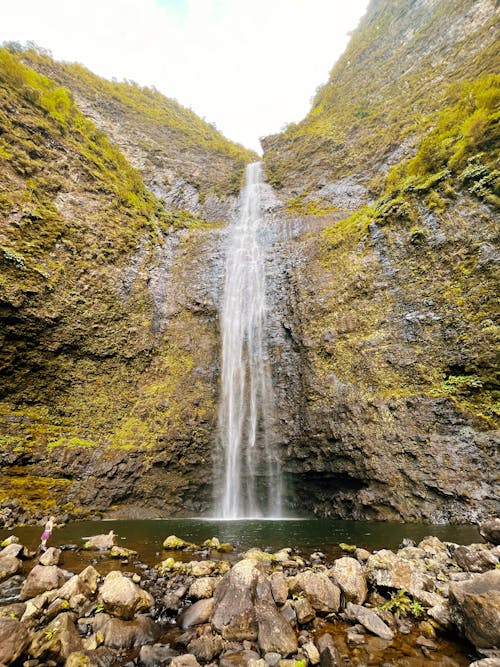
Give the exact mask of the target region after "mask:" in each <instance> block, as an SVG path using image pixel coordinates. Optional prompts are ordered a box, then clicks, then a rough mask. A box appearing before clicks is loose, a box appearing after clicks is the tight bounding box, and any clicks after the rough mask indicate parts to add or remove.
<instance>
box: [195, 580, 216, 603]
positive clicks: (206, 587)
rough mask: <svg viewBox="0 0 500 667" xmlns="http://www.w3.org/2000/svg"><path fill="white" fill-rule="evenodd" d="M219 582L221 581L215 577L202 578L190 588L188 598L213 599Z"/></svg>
mask: <svg viewBox="0 0 500 667" xmlns="http://www.w3.org/2000/svg"><path fill="white" fill-rule="evenodd" d="M218 582H219V579H216V578H215V577H200V578H199V579H196V581H193V583H192V584H191V586H190V587H189V591H188V596H189V597H190V598H196V599H197V600H201V599H204V598H211V597H212V594H213V592H214V589H215V587H216V586H217V584H218Z"/></svg>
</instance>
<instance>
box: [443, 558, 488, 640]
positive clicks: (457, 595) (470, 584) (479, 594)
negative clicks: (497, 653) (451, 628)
mask: <svg viewBox="0 0 500 667" xmlns="http://www.w3.org/2000/svg"><path fill="white" fill-rule="evenodd" d="M449 605H450V615H451V618H452V620H453V621H454V623H455V624H456V625H457V627H458V629H459V630H460V631H461V632H462V634H464V635H465V636H466V637H467V639H468V640H469V641H470V642H471V643H472V644H474V646H475V647H476V648H479V649H487V648H493V647H496V646H499V645H500V570H492V571H491V572H485V573H484V574H477V575H475V576H473V577H472V578H471V579H469V580H468V581H463V582H458V583H452V584H450V597H449Z"/></svg>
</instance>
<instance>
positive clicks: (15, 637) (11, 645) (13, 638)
mask: <svg viewBox="0 0 500 667" xmlns="http://www.w3.org/2000/svg"><path fill="white" fill-rule="evenodd" d="M28 643H29V636H28V631H27V629H26V627H25V626H24V625H23V624H22V623H20V622H19V621H18V620H17V619H16V618H8V617H0V664H6V665H8V664H9V663H11V662H14V661H15V660H17V658H19V656H20V655H21V654H22V653H23V651H24V649H25V648H26V647H27V646H28Z"/></svg>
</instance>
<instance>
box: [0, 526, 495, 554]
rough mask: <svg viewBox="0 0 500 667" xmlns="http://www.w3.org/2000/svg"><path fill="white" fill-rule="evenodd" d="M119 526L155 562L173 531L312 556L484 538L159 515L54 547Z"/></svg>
mask: <svg viewBox="0 0 500 667" xmlns="http://www.w3.org/2000/svg"><path fill="white" fill-rule="evenodd" d="M42 530H43V526H26V527H22V528H14V529H13V530H11V531H9V530H0V538H2V539H3V538H5V537H7V536H8V535H10V534H12V533H14V534H15V535H17V536H18V537H19V539H20V540H21V542H22V543H23V544H25V545H26V546H27V547H28V548H30V549H35V548H36V547H37V546H38V543H39V540H40V535H41V532H42ZM110 530H113V531H114V532H115V533H116V534H117V535H118V544H122V545H123V546H127V547H128V548H129V549H134V550H135V551H137V552H138V555H139V558H140V559H141V560H142V561H144V562H146V563H148V564H150V565H152V564H154V563H156V562H158V559H159V557H160V556H162V542H163V540H164V539H165V538H166V537H167V536H168V535H177V536H178V537H181V538H183V539H185V540H187V541H190V542H194V543H196V544H201V543H202V542H203V541H204V540H206V539H208V538H210V537H214V536H217V537H218V538H219V539H220V541H221V542H230V543H231V544H233V545H234V546H235V549H236V552H237V553H238V552H242V551H244V550H246V549H248V548H250V547H253V546H255V547H259V548H261V549H264V550H277V549H280V548H282V547H291V548H292V549H294V550H295V551H297V552H298V553H301V554H303V555H305V556H308V555H309V554H311V553H312V552H313V551H318V550H320V551H323V552H324V553H325V554H326V555H328V556H335V555H337V554H338V553H339V547H338V545H339V543H341V542H345V543H347V544H355V545H356V546H358V547H363V548H365V549H368V550H370V551H373V550H375V549H382V548H386V549H397V548H398V546H399V545H400V544H401V542H402V540H403V539H404V538H409V539H412V540H415V542H418V541H419V540H421V539H422V538H424V537H425V536H427V535H435V536H436V537H438V538H439V539H441V540H442V541H445V542H456V543H458V544H469V543H472V542H482V539H481V537H480V535H479V532H478V530H477V528H476V527H475V526H471V525H427V524H412V523H409V524H404V523H396V522H382V521H377V522H372V521H335V520H329V519H277V520H262V519H255V520H254V519H251V520H250V519H246V520H236V521H223V520H220V521H219V520H215V519H158V520H130V521H128V520H120V521H82V522H74V523H69V524H67V525H65V526H62V527H60V528H56V529H55V530H54V532H53V534H52V537H51V539H50V541H49V543H48V544H49V546H61V545H67V544H75V545H78V546H81V545H82V544H83V539H84V538H85V537H88V536H90V535H96V534H99V533H107V532H109V531H110Z"/></svg>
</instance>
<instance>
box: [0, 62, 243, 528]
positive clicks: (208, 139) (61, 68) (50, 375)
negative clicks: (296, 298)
mask: <svg viewBox="0 0 500 667" xmlns="http://www.w3.org/2000/svg"><path fill="white" fill-rule="evenodd" d="M27 63H30V64H31V65H32V66H33V67H36V68H37V70H40V71H41V70H43V71H45V72H46V73H47V74H52V75H53V76H54V77H55V78H47V77H46V76H44V75H41V74H40V73H37V72H35V71H34V69H32V67H28V65H27ZM79 77H80V78H79ZM56 79H57V80H56ZM63 79H64V81H63ZM61 83H65V84H67V85H68V86H73V87H74V91H75V92H74V94H73V93H72V92H71V91H70V90H69V89H68V88H65V87H61V85H60V84H61ZM114 91H117V92H116V94H115V92H114ZM0 94H1V97H2V105H1V108H2V112H1V116H0V126H1V134H0V161H1V163H2V167H1V172H0V185H1V193H0V210H1V214H2V229H1V231H0V237H1V240H0V262H1V279H0V317H1V339H2V340H1V357H0V358H1V368H2V388H1V397H0V423H1V437H0V460H1V464H2V465H1V468H2V473H1V480H0V481H1V483H0V489H1V492H0V501H2V500H4V499H10V500H12V499H14V500H17V501H19V502H20V503H21V507H20V508H18V509H15V510H12V512H11V508H7V510H6V511H7V515H9V513H11V514H12V516H14V515H15V517H17V519H18V520H22V519H23V517H24V518H27V517H28V516H37V515H38V514H39V515H41V513H46V512H47V511H48V510H49V509H50V508H52V507H55V508H57V511H59V512H61V513H68V514H69V515H70V516H80V515H84V514H86V513H92V512H94V511H95V510H96V509H99V510H101V509H102V510H106V509H108V510H109V508H110V507H113V508H114V510H115V511H116V512H119V511H120V506H121V504H122V503H123V502H125V501H126V503H127V512H132V513H133V512H134V511H135V510H134V506H135V505H136V503H137V507H138V508H137V512H138V513H146V514H147V513H149V514H155V513H156V514H159V513H160V512H162V513H167V512H175V511H184V512H194V511H200V510H201V509H204V508H206V507H207V506H208V503H209V501H210V498H211V487H210V480H209V479H207V475H206V468H207V467H208V468H210V457H211V448H212V441H213V430H214V421H215V420H214V410H215V393H216V385H217V368H218V335H217V323H216V303H217V301H218V290H219V285H220V282H221V271H222V266H221V262H222V261H223V258H222V257H221V251H220V237H221V229H222V227H221V225H222V223H223V222H227V215H228V211H230V209H231V206H232V204H233V202H234V192H235V191H237V187H238V185H237V184H238V182H239V180H240V179H241V177H242V173H243V166H244V163H245V161H246V160H248V159H253V158H254V156H253V154H251V153H250V152H248V151H245V150H244V149H242V148H241V147H238V146H236V145H235V144H231V143H230V142H228V141H226V140H225V139H224V137H222V136H221V135H220V134H218V133H217V132H216V131H215V130H214V129H213V128H211V127H210V126H209V125H207V124H205V123H203V122H202V121H201V120H199V119H196V117H194V114H192V113H191V112H188V111H187V110H183V109H182V107H180V106H179V105H177V104H176V103H174V102H172V101H169V100H166V99H165V98H163V97H162V96H160V95H159V94H158V93H155V92H152V91H147V90H142V89H139V88H138V87H137V86H134V85H130V86H129V85H126V84H109V83H107V82H104V81H102V80H99V79H98V78H97V77H94V76H93V75H90V73H88V72H86V71H84V70H82V69H81V68H79V67H77V66H66V65H60V64H56V63H53V62H52V61H51V60H50V59H49V58H47V57H46V56H43V55H40V54H37V53H33V52H22V53H18V54H11V53H9V52H8V51H6V50H2V51H0ZM106 96H107V97H106ZM89 100H92V103H91V102H90V101H89ZM147 103H148V104H147ZM155 105H156V106H155ZM83 112H85V113H83ZM148 114H149V115H153V116H154V117H155V118H156V122H153V121H150V119H149V117H148ZM175 114H176V115H175ZM173 116H174V119H173V120H172V117H173ZM91 117H94V120H95V122H94V121H93V120H91V119H90V118H91ZM97 123H99V124H100V125H101V127H102V128H105V129H109V127H110V124H111V123H113V124H114V126H116V127H119V128H120V129H119V130H116V131H114V132H113V133H110V135H111V136H112V139H113V140H114V143H111V141H110V139H109V136H110V135H107V134H104V133H103V132H102V131H101V130H100V129H99V128H98V127H97ZM149 128H151V135H148V129H149ZM179 128H181V129H179ZM176 133H177V134H176ZM200 133H201V134H200ZM160 134H161V137H160ZM174 134H176V137H177V138H176V140H175V141H174V140H173V139H172V136H173V135H174ZM171 139H172V140H171ZM170 141H171V143H170V144H169V142H170ZM162 142H163V143H164V144H169V146H168V150H167V147H164V148H162ZM118 144H120V145H118ZM182 146H184V149H182ZM120 148H123V149H124V151H128V152H129V153H130V154H131V155H132V154H133V155H134V156H135V158H136V166H137V167H140V168H141V169H142V170H143V174H144V176H143V174H141V173H140V172H139V171H137V170H136V169H134V168H133V167H132V166H131V164H130V162H129V161H128V160H127V159H126V157H125V156H124V153H122V152H121V151H120ZM153 163H155V164H156V163H158V164H160V166H159V167H158V169H157V170H153ZM194 172H196V173H198V174H200V179H199V181H198V182H196V183H194V181H193V179H192V180H191V182H190V184H189V187H191V188H192V190H191V191H190V192H191V195H190V199H189V201H187V200H186V198H184V199H182V197H181V198H179V199H177V200H176V201H175V202H174V201H173V198H172V196H171V192H172V189H175V187H177V185H178V186H179V189H180V190H182V188H184V193H186V192H187V189H188V185H187V184H186V183H187V181H186V174H187V173H190V174H193V173H194ZM166 173H168V178H169V179H170V181H169V183H166V181H162V183H161V187H160V186H159V188H158V190H159V191H158V192H157V194H162V195H164V196H165V199H164V200H163V199H162V200H160V199H158V198H157V196H156V195H155V194H154V193H153V192H152V191H153V190H155V188H154V187H153V184H154V179H155V178H158V174H160V176H161V178H163V176H164V175H165V174H166ZM146 184H149V185H150V188H148V187H146ZM169 184H170V185H171V187H170V186H169ZM176 184H177V185H176ZM179 184H180V185H179ZM168 187H170V190H168ZM162 188H163V189H162ZM167 190H168V191H167ZM193 193H194V194H193ZM201 201H204V206H202V205H201V204H200V202H201ZM210 202H212V204H211V205H209V203H210ZM210 206H211V209H210V210H211V212H212V213H211V215H208V213H209V211H208V209H209V208H210ZM186 207H188V208H190V209H191V211H189V210H186ZM216 212H218V213H220V216H221V217H219V218H218V222H216V223H208V222H207V221H206V220H205V219H204V218H202V217H201V213H206V214H207V216H208V217H212V218H213V217H214V216H215V213H216ZM195 214H197V215H195ZM223 216H224V217H223ZM192 498H196V500H192V501H191V499H192ZM7 518H8V517H7Z"/></svg>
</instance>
